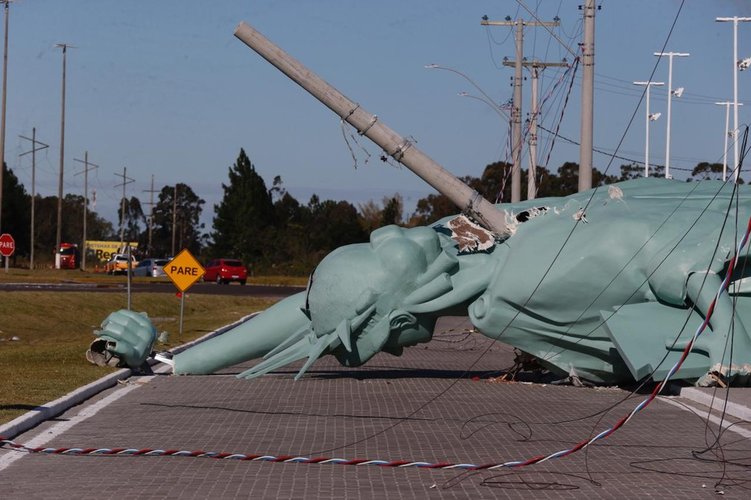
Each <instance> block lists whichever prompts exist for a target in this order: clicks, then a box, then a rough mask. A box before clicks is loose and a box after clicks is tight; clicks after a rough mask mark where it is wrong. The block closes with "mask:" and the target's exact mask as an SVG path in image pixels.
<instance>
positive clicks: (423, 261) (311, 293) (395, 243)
mask: <svg viewBox="0 0 751 500" xmlns="http://www.w3.org/2000/svg"><path fill="white" fill-rule="evenodd" d="M441 237H442V236H439V235H438V233H436V232H435V231H434V230H433V229H430V228H425V227H418V228H412V229H404V228H401V227H398V226H387V227H383V228H380V229H378V230H376V231H374V232H373V233H372V234H371V237H370V243H363V244H356V245H347V246H345V247H341V248H339V249H337V250H335V251H334V252H332V253H331V254H329V255H328V256H327V257H326V258H324V259H323V261H322V262H321V263H320V265H319V266H318V267H317V268H316V270H315V271H314V273H313V274H312V276H311V279H310V282H309V284H308V291H307V299H306V306H305V307H306V309H307V313H308V314H309V317H310V320H311V329H312V330H313V332H315V335H316V336H317V337H319V338H320V337H323V336H326V335H330V334H331V333H332V332H337V338H338V339H339V340H340V343H338V345H337V346H336V347H333V348H332V350H331V352H332V353H333V354H334V355H335V356H336V357H337V359H339V361H340V362H342V364H344V365H347V366H357V365H360V364H362V363H364V362H365V361H367V360H368V359H370V358H371V357H372V356H373V355H374V354H376V353H377V352H379V351H381V350H385V351H387V352H392V353H393V354H400V353H401V350H402V348H403V347H405V346H408V345H414V344H416V343H418V342H427V341H428V340H430V338H431V335H432V328H433V324H434V321H435V320H434V318H422V319H421V316H422V315H419V314H415V313H414V311H412V307H411V306H414V305H416V304H420V303H424V302H426V301H427V300H432V299H434V298H436V296H437V295H439V294H440V293H443V292H445V291H447V289H450V288H447V285H448V286H449V287H450V283H449V282H448V280H447V276H448V275H447V274H446V273H447V272H451V271H452V270H453V268H454V267H456V265H457V263H456V258H455V257H452V256H449V255H448V254H446V253H444V251H443V248H442V245H441V240H440V238H441ZM436 280H438V281H441V282H442V283H443V285H441V284H438V283H437V282H436ZM431 284H432V285H431ZM428 285H431V288H430V289H426V286H428ZM420 290H422V292H420Z"/></svg>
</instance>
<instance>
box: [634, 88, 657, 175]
mask: <svg viewBox="0 0 751 500" xmlns="http://www.w3.org/2000/svg"><path fill="white" fill-rule="evenodd" d="M634 85H642V86H644V87H647V103H646V104H647V113H646V118H645V122H646V137H645V139H644V177H649V122H651V121H655V120H657V119H658V118H659V117H660V113H655V114H650V112H649V89H650V88H651V87H652V85H655V86H658V87H659V86H660V85H665V82H651V81H650V82H634Z"/></svg>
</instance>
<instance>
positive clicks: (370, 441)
mask: <svg viewBox="0 0 751 500" xmlns="http://www.w3.org/2000/svg"><path fill="white" fill-rule="evenodd" d="M465 326H466V323H465V322H464V320H463V319H462V318H449V319H448V320H447V321H444V322H443V323H441V324H440V325H439V328H438V329H437V333H436V338H435V339H434V340H433V341H432V342H431V343H429V344H426V345H423V346H418V347H413V348H410V349H407V350H406V351H405V354H404V356H402V357H399V358H397V357H393V356H389V355H385V354H380V355H378V357H376V358H374V359H373V360H371V362H370V363H369V364H368V365H366V366H365V367H361V368H356V369H348V368H344V367H341V366H339V365H338V364H337V363H336V362H335V361H333V360H328V359H326V360H321V361H319V362H317V363H316V364H315V365H314V366H313V368H312V369H311V370H309V371H308V373H307V374H306V375H305V376H304V377H303V378H302V379H301V380H299V381H297V382H295V381H294V380H292V377H293V375H294V373H296V370H294V369H293V368H290V369H286V370H283V371H279V372H275V373H274V374H271V375H268V376H265V377H262V378H260V379H256V380H250V381H248V380H238V379H236V378H235V377H234V376H233V375H234V374H236V373H239V372H240V371H243V370H244V369H246V368H247V367H249V366H251V365H252V363H248V364H247V365H238V366H236V367H232V368H231V369H228V370H225V371H224V372H222V373H220V374H216V375H211V376H184V377H175V376H168V375H159V374H157V375H155V376H153V377H130V378H128V379H126V380H125V381H123V382H121V383H119V384H117V386H116V387H114V388H112V389H108V390H106V391H104V392H102V393H100V394H99V395H97V396H95V397H93V398H91V399H89V400H87V401H86V402H85V403H84V404H82V405H79V406H76V407H73V408H71V409H70V410H68V411H67V412H65V413H64V414H63V415H61V416H60V417H58V418H56V419H53V420H50V421H45V422H44V423H42V424H40V425H38V426H37V427H35V428H34V429H32V430H30V431H28V432H25V433H23V434H21V435H18V436H15V437H14V440H15V441H16V442H18V443H31V444H33V445H34V446H50V447H61V448H68V447H80V448H114V447H126V448H139V449H141V448H152V449H179V450H188V451H194V450H204V451H215V452H233V453H243V454H248V455H251V454H268V455H271V456H275V457H279V456H283V455H295V456H306V457H320V456H322V457H337V458H344V459H370V460H375V459H381V460H387V461H391V460H405V461H425V462H430V463H439V462H450V463H473V464H486V463H503V462H507V461H513V460H525V459H527V458H530V457H534V456H538V455H547V454H549V453H552V452H555V451H558V450H563V449H567V448H569V447H571V446H573V445H575V444H576V443H577V442H580V441H581V440H584V439H588V438H590V437H591V436H593V435H595V434H596V433H598V432H600V431H602V430H603V429H606V428H607V427H609V426H611V425H612V424H614V423H615V422H616V421H617V420H618V419H620V418H621V417H622V416H623V415H625V414H627V413H628V412H629V411H631V409H632V408H634V406H635V405H636V404H638V402H640V401H641V400H643V399H644V398H645V397H646V393H645V394H637V395H631V394H630V393H629V392H628V391H625V390H622V389H619V388H577V387H571V386H560V385H553V384H549V383H534V384H530V383H520V382H517V383H504V382H497V381H494V379H493V377H494V376H495V375H497V374H498V372H499V371H501V370H503V369H505V368H509V367H510V366H511V365H512V363H513V352H512V349H511V348H510V347H508V346H506V345H504V344H499V343H496V344H493V343H491V342H490V341H488V340H486V339H485V338H484V337H482V336H480V335H478V334H470V333H467V332H465ZM749 396H751V392H749V390H748V389H731V390H730V391H713V390H708V389H701V390H698V389H693V388H691V389H690V390H687V389H683V390H682V394H681V395H680V396H677V397H670V398H664V397H661V398H659V399H658V400H656V401H655V402H654V403H653V404H652V405H650V406H649V407H648V408H646V409H645V410H644V411H642V412H640V413H638V414H637V415H636V416H635V417H634V418H633V419H632V420H631V421H629V422H628V423H627V424H626V425H625V426H624V427H622V428H621V430H619V431H618V432H616V433H615V434H613V435H612V436H610V437H609V438H607V439H604V440H601V441H598V442H597V443H596V444H594V445H592V446H590V447H588V448H587V449H586V450H584V451H581V452H579V453H576V454H573V455H571V456H568V457H564V458H559V459H555V460H550V461H548V462H545V463H542V464H538V465H534V466H530V467H524V468H514V469H509V468H506V469H500V470H494V471H482V472H462V471H460V470H429V469H418V468H386V467H381V466H374V465H360V466H343V465H331V464H294V463H271V462H249V461H235V460H217V459H207V458H188V457H164V456H162V457H157V456H154V457H111V456H110V457H103V456H97V457H94V456H60V455H42V454H26V453H23V452H18V451H11V450H8V449H7V448H3V449H1V450H0V498H97V499H99V498H116V497H117V498H120V497H132V498H180V499H185V498H209V497H212V498H250V497H253V498H396V497H397V496H398V497H400V498H431V497H435V498H525V499H526V498H585V497H586V498H644V497H655V498H682V499H686V498H710V497H716V496H717V494H718V491H721V492H722V494H723V495H724V497H727V498H749V496H751V473H750V471H749V467H751V440H749V438H751V425H750V424H749V423H748V416H747V414H746V413H744V412H745V411H748V403H749V402H750V401H751V397H749ZM728 397H729V402H730V403H732V405H725V404H724V402H725V400H726V398H728ZM702 398H704V399H702ZM708 405H713V407H714V408H715V409H714V410H713V411H712V412H708V408H707V406H708ZM723 409H724V410H725V413H724V414H723V413H722V411H723ZM733 415H735V416H733ZM720 425H723V426H724V427H725V428H726V429H725V430H724V431H723V432H722V433H719V432H718V430H719V428H720V427H719V426H720ZM718 434H719V436H718ZM18 457H20V458H18Z"/></svg>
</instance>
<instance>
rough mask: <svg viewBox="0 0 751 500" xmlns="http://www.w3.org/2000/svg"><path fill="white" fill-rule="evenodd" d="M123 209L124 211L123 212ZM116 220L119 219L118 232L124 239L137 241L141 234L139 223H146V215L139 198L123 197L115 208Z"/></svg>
mask: <svg viewBox="0 0 751 500" xmlns="http://www.w3.org/2000/svg"><path fill="white" fill-rule="evenodd" d="M123 209H124V210H125V212H124V213H123ZM117 220H118V221H120V231H121V232H120V234H121V235H123V239H124V241H138V239H139V237H140V235H141V224H142V223H143V224H144V225H145V224H146V216H145V215H144V213H143V207H141V200H139V199H138V198H136V197H135V196H131V198H130V199H127V198H123V199H122V200H120V205H119V206H118V209H117Z"/></svg>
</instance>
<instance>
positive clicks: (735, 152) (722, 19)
mask: <svg viewBox="0 0 751 500" xmlns="http://www.w3.org/2000/svg"><path fill="white" fill-rule="evenodd" d="M715 21H716V22H721V23H722V22H725V23H726V22H732V23H733V170H734V171H735V175H734V179H735V182H738V175H739V174H740V172H739V169H738V105H739V104H738V70H740V69H742V68H741V61H739V60H738V23H739V22H740V23H747V22H749V21H751V17H737V16H735V17H717V18H715Z"/></svg>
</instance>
